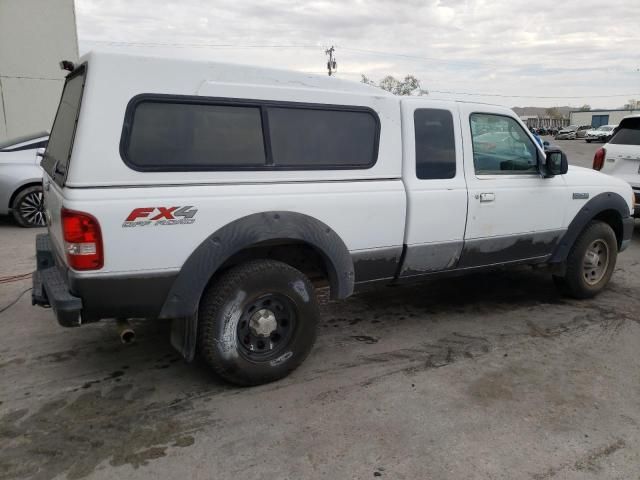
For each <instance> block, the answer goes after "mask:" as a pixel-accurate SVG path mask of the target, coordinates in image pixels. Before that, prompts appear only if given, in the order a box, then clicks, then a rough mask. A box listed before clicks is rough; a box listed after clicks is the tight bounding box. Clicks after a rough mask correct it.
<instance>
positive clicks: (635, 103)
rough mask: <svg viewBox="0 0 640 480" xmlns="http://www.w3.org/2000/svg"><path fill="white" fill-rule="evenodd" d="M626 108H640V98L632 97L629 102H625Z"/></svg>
mask: <svg viewBox="0 0 640 480" xmlns="http://www.w3.org/2000/svg"><path fill="white" fill-rule="evenodd" d="M623 108H624V109H625V110H640V100H634V99H633V98H632V99H630V100H629V101H628V102H627V103H625V105H624V107H623Z"/></svg>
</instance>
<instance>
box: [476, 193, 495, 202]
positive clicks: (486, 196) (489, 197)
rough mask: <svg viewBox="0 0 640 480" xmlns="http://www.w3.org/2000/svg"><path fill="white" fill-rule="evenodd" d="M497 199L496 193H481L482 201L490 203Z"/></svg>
mask: <svg viewBox="0 0 640 480" xmlns="http://www.w3.org/2000/svg"><path fill="white" fill-rule="evenodd" d="M495 199H496V194H495V193H481V194H480V203H488V202H493V201H494V200H495Z"/></svg>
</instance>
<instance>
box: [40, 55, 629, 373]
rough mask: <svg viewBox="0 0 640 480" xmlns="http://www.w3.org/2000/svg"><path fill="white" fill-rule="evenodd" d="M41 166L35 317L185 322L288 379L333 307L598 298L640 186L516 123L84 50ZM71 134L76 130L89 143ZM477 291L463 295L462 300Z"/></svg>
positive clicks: (236, 69)
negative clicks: (423, 285)
mask: <svg viewBox="0 0 640 480" xmlns="http://www.w3.org/2000/svg"><path fill="white" fill-rule="evenodd" d="M81 62H82V63H81V64H80V65H79V66H77V67H76V68H75V69H74V70H73V71H72V72H71V73H70V74H69V75H68V76H67V79H66V82H65V87H64V90H63V93H62V101H61V103H60V107H59V109H58V113H57V115H56V118H55V121H54V124H53V130H52V132H51V138H50V141H49V145H48V147H47V150H46V152H45V154H44V160H43V162H42V165H43V168H44V169H45V174H44V195H45V206H46V217H47V224H48V234H42V235H39V236H38V237H37V240H36V257H37V270H36V272H34V275H33V302H34V304H37V305H42V306H48V305H50V306H51V307H53V311H54V312H55V314H56V317H57V319H58V321H59V323H61V324H62V325H64V326H74V327H76V326H80V325H84V324H87V323H90V322H93V321H97V320H100V319H109V318H110V319H114V318H116V319H119V320H120V321H119V322H118V323H119V324H120V325H121V327H125V329H126V330H122V329H121V338H123V339H127V338H131V337H132V332H131V330H129V329H128V328H127V327H126V321H125V320H126V319H127V318H148V319H151V320H153V319H158V318H160V319H171V320H172V332H171V341H172V344H173V345H174V346H175V347H176V348H177V349H178V351H180V352H181V354H182V355H183V356H184V357H185V358H186V359H187V360H189V361H190V360H192V359H193V358H194V356H195V354H196V352H199V353H200V356H201V358H203V359H204V361H205V362H207V363H208V364H209V365H210V366H211V367H212V369H213V370H214V371H215V372H217V373H218V374H219V375H220V376H222V377H223V378H225V379H227V380H229V381H231V382H234V383H237V384H240V385H256V384H260V383H265V382H270V381H274V380H277V379H279V378H282V377H284V376H285V375H287V374H288V373H289V372H291V371H292V370H293V369H295V368H296V367H297V366H298V365H299V364H300V363H302V361H303V360H304V359H305V357H306V356H307V355H308V354H309V352H310V351H311V347H312V345H313V343H314V339H315V335H316V328H317V325H318V322H319V311H320V310H319V306H318V302H317V296H316V291H315V289H316V287H320V286H328V287H329V290H330V295H331V297H332V298H334V299H341V298H346V297H348V296H350V295H351V294H352V293H353V292H354V290H356V289H357V288H360V287H362V286H365V285H372V284H377V285H390V284H399V283H403V282H410V281H416V280H420V279H434V278H439V277H444V276H447V275H451V274H460V273H467V272H476V271H479V270H484V269H494V268H497V267H503V266H510V265H522V264H524V265H536V266H545V267H547V268H548V271H549V273H550V274H552V275H553V276H554V277H555V281H556V283H557V284H558V286H559V287H560V288H561V290H562V291H563V292H566V293H568V294H570V295H573V296H574V297H578V298H586V297H592V296H594V295H596V294H598V293H599V292H600V291H602V290H603V289H604V288H605V287H606V285H607V283H608V282H609V279H610V278H611V275H612V274H613V270H614V267H615V264H616V259H617V255H618V252H621V251H622V250H624V249H625V248H626V247H627V246H628V245H629V242H630V241H631V233H632V231H633V218H632V217H631V212H632V211H633V208H634V203H633V196H632V190H631V187H630V186H629V185H628V184H627V183H626V182H624V181H622V180H620V179H617V178H613V177H611V176H608V175H603V174H601V173H599V172H595V171H593V170H591V169H585V168H578V167H568V165H567V157H566V155H564V154H563V153H562V152H561V151H560V150H558V149H549V150H547V152H546V154H545V151H544V150H543V148H542V147H541V146H540V145H538V143H537V142H536V140H535V139H534V138H533V137H532V135H531V134H530V132H529V131H528V130H527V128H526V126H525V125H524V124H523V123H522V121H521V120H520V119H519V118H518V116H517V115H516V114H515V113H514V112H513V111H512V110H510V109H508V108H505V107H502V106H495V105H487V104H480V103H468V102H456V101H451V100H433V99H430V98H428V97H398V96H394V95H391V94H389V93H386V92H383V91H381V90H379V89H377V88H375V87H371V86H367V85H363V84H361V83H356V82H347V81H344V80H340V79H337V78H334V77H326V76H314V75H310V74H304V73H295V72H286V71H278V70H272V69H264V68H253V67H248V66H240V65H230V64H219V63H214V62H193V61H184V60H176V59H163V58H147V57H136V56H130V55H124V54H106V53H102V54H98V53H92V54H88V55H86V56H84V57H82V59H81ZM76 126H77V127H76ZM461 294H462V295H464V292H461Z"/></svg>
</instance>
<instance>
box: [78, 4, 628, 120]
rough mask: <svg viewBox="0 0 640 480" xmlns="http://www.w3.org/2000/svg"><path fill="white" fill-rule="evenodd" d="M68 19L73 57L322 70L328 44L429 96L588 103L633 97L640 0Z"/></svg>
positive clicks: (132, 13)
mask: <svg viewBox="0 0 640 480" xmlns="http://www.w3.org/2000/svg"><path fill="white" fill-rule="evenodd" d="M76 17H77V24H78V37H79V42H80V52H81V53H84V52H86V51H88V50H91V49H96V48H99V49H109V50H124V51H129V52H139V53H150V54H153V55H170V56H180V57H193V58H200V59H203V58H204V59H211V60H216V61H229V62H236V63H249V64H255V65H269V66H277V67H280V68H286V69H294V70H301V71H306V72H314V73H318V74H326V57H325V54H324V49H325V48H326V47H328V46H330V45H335V47H336V58H337V62H338V73H337V75H338V76H339V77H341V78H345V79H349V80H355V81H358V80H359V79H360V75H361V74H365V75H367V76H368V77H371V78H373V79H375V80H379V79H381V78H382V77H384V76H385V75H394V76H397V77H401V76H404V75H405V74H408V73H411V74H414V75H415V76H417V77H418V78H419V79H420V80H421V82H422V86H423V88H425V89H427V90H429V92H430V95H431V96H432V97H434V98H452V97H453V98H467V99H472V100H477V101H485V102H490V103H500V104H504V105H508V106H525V105H534V106H552V105H571V106H580V105H583V104H585V103H588V104H590V105H591V106H592V107H594V108H616V107H620V106H621V105H623V104H624V103H626V102H627V100H628V99H629V98H637V99H640V48H639V46H640V27H639V26H640V1H638V0H609V1H603V0H579V1H575V0H564V1H557V0H537V1H534V2H532V1H530V0H524V1H521V0H423V1H419V0H407V1H402V0H395V1H394V0H373V1H367V0H339V1H332V0H323V1H306V2H304V1H303V2H296V1H293V0H175V1H173V0H169V1H157V0H76ZM449 92H455V93H449ZM467 94H473V95H467ZM477 94H482V95H477ZM544 97H554V98H544Z"/></svg>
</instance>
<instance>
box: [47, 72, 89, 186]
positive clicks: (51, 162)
mask: <svg viewBox="0 0 640 480" xmlns="http://www.w3.org/2000/svg"><path fill="white" fill-rule="evenodd" d="M86 72H87V67H86V65H81V66H79V67H78V68H77V69H75V70H74V71H73V72H71V73H70V74H69V75H67V78H66V81H65V84H64V89H63V90H62V97H61V99H60V104H59V105H58V111H57V112H56V117H55V120H54V121H53V127H52V129H51V136H50V137H49V143H48V144H47V149H46V151H45V154H44V159H43V160H42V168H44V169H45V171H46V172H47V173H48V174H49V176H50V177H51V178H53V179H54V180H55V182H56V183H58V184H59V185H63V184H64V181H65V179H66V177H67V171H68V169H69V159H70V158H71V150H72V148H73V140H74V137H75V133H76V125H77V123H78V115H79V114H80V103H81V101H82V92H83V90H84V82H85V77H86Z"/></svg>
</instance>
